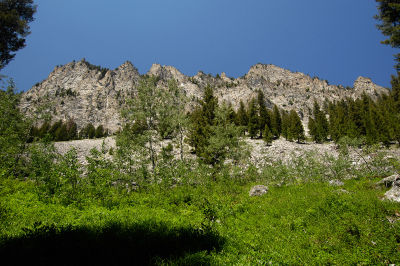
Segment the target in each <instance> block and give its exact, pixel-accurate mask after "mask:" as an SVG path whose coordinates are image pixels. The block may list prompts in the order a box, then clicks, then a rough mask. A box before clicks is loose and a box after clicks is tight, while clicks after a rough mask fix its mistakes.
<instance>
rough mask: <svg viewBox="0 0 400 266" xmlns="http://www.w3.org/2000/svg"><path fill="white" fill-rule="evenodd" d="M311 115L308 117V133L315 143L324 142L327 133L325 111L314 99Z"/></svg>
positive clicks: (327, 126)
mask: <svg viewBox="0 0 400 266" xmlns="http://www.w3.org/2000/svg"><path fill="white" fill-rule="evenodd" d="M312 115H313V116H312V117H311V116H310V118H309V122H308V129H309V130H310V135H311V136H312V138H313V139H314V141H315V142H317V143H322V142H324V141H325V140H326V139H327V138H328V135H329V124H328V120H327V119H326V115H325V112H324V111H322V110H321V109H320V107H319V104H318V103H317V101H316V100H314V109H313V114H312Z"/></svg>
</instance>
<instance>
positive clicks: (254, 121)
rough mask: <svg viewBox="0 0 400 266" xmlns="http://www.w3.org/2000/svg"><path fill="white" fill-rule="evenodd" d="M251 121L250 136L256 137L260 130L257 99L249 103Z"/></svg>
mask: <svg viewBox="0 0 400 266" xmlns="http://www.w3.org/2000/svg"><path fill="white" fill-rule="evenodd" d="M248 117H249V123H248V131H249V135H250V138H252V139H253V138H255V137H256V136H257V133H258V130H259V118H258V115H257V103H256V100H255V99H252V100H251V101H250V104H249V115H248Z"/></svg>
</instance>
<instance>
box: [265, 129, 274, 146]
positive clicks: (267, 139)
mask: <svg viewBox="0 0 400 266" xmlns="http://www.w3.org/2000/svg"><path fill="white" fill-rule="evenodd" d="M272 139H273V135H272V132H271V130H270V129H269V127H268V125H265V128H264V132H263V140H264V141H265V143H266V144H267V145H271V143H272Z"/></svg>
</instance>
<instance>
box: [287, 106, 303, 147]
mask: <svg viewBox="0 0 400 266" xmlns="http://www.w3.org/2000/svg"><path fill="white" fill-rule="evenodd" d="M285 119H286V121H285V127H286V135H287V138H286V139H287V140H289V141H292V140H296V141H297V142H298V143H300V142H301V141H304V140H305V135H304V128H303V124H302V123H301V120H300V117H299V115H298V114H297V112H296V111H295V110H293V109H292V110H291V111H290V113H289V115H288V116H287V117H286V116H285Z"/></svg>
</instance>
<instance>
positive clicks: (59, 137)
mask: <svg viewBox="0 0 400 266" xmlns="http://www.w3.org/2000/svg"><path fill="white" fill-rule="evenodd" d="M54 140H55V141H66V140H68V132H67V125H66V124H65V123H62V122H61V125H60V126H59V127H57V129H56V131H55V134H54Z"/></svg>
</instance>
